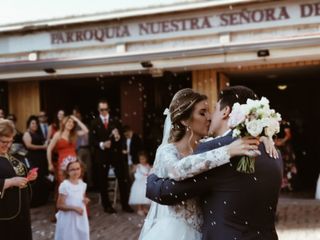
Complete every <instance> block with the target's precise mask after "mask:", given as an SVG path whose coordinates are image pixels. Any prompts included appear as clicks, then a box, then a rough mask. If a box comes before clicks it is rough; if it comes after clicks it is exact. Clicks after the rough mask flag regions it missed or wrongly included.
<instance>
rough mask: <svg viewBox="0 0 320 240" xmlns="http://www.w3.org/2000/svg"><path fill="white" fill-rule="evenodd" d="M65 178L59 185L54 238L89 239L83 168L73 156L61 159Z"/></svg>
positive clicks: (65, 239) (57, 239)
mask: <svg viewBox="0 0 320 240" xmlns="http://www.w3.org/2000/svg"><path fill="white" fill-rule="evenodd" d="M61 167H62V169H63V170H64V173H65V177H66V178H65V180H64V181H63V182H62V183H61V185H60V186H59V195H58V201H57V209H58V210H59V211H58V213H57V215H56V217H57V226H56V232H55V240H89V238H90V236H89V221H88V216H87V210H86V205H87V204H88V203H89V201H90V200H89V199H88V198H87V197H86V195H85V194H86V188H87V184H86V183H84V182H83V181H82V176H83V168H82V166H81V164H80V162H79V161H78V160H77V159H76V158H75V157H72V156H70V157H68V158H66V159H65V160H64V161H63V164H62V166H61Z"/></svg>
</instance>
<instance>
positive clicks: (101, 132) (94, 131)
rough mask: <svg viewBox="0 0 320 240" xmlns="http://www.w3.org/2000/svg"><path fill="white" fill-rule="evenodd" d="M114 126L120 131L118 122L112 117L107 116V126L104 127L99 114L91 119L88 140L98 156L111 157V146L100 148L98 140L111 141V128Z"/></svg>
mask: <svg viewBox="0 0 320 240" xmlns="http://www.w3.org/2000/svg"><path fill="white" fill-rule="evenodd" d="M115 128H118V130H119V131H120V124H119V123H118V122H117V121H116V120H114V119H113V118H109V123H108V128H105V127H104V124H103V122H102V120H101V118H100V116H98V117H96V118H95V119H93V120H92V122H91V125H90V136H89V141H90V145H91V146H92V147H93V148H94V151H95V154H97V155H98V158H99V157H101V158H102V157H103V158H111V154H112V146H111V148H109V149H108V148H107V149H105V150H102V149H101V148H100V142H105V141H107V140H110V141H113V140H114V138H113V136H112V130H113V129H115ZM101 160H102V159H101Z"/></svg>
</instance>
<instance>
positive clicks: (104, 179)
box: [96, 151, 130, 208]
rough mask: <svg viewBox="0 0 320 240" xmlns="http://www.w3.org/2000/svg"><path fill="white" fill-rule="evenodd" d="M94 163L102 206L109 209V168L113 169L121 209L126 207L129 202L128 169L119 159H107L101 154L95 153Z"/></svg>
mask: <svg viewBox="0 0 320 240" xmlns="http://www.w3.org/2000/svg"><path fill="white" fill-rule="evenodd" d="M96 163H97V171H98V185H99V190H100V194H101V201H102V206H103V207H104V208H108V207H111V206H112V204H111V202H110V199H109V194H108V174H109V169H110V166H113V167H114V169H115V175H116V178H117V180H118V184H119V192H120V202H121V206H122V207H126V206H128V200H129V191H130V189H129V174H128V167H126V165H125V162H124V161H122V160H121V159H113V160H111V159H107V155H106V154H105V153H104V152H102V151H99V152H96Z"/></svg>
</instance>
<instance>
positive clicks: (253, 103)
mask: <svg viewBox="0 0 320 240" xmlns="http://www.w3.org/2000/svg"><path fill="white" fill-rule="evenodd" d="M280 121H281V115H280V114H279V113H277V112H276V111H275V110H273V109H270V105H269V100H268V99H267V98H265V97H262V98H261V100H252V99H248V100H247V102H246V104H239V103H235V104H234V105H233V107H232V111H231V113H230V117H229V127H230V128H232V129H233V134H232V136H233V137H243V136H252V137H260V136H267V137H269V138H272V137H273V136H274V135H275V134H277V133H278V132H279V130H280V123H279V122H280ZM254 163H255V158H253V157H247V156H244V157H242V158H241V160H240V161H239V165H238V168H237V170H238V171H240V172H245V173H253V172H254Z"/></svg>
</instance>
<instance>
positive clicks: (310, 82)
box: [226, 66, 320, 190]
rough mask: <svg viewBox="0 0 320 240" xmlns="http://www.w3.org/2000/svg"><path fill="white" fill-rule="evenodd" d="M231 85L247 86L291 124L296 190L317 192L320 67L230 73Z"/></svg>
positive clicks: (319, 155)
mask: <svg viewBox="0 0 320 240" xmlns="http://www.w3.org/2000/svg"><path fill="white" fill-rule="evenodd" d="M226 75H227V76H228V77H229V79H230V84H231V85H245V86H247V87H249V88H251V89H253V90H254V91H255V92H256V93H257V94H258V95H259V96H260V97H261V96H265V97H267V98H268V99H269V100H270V104H271V107H272V108H274V109H275V110H276V111H278V112H279V113H281V115H282V118H283V119H284V120H287V121H289V122H290V125H291V131H292V135H293V138H292V142H293V146H294V151H295V154H296V165H297V168H298V177H297V182H296V189H298V190H299V189H300V190H304V189H313V188H314V187H315V184H316V181H317V178H318V175H319V169H320V151H319V146H320V128H319V127H318V126H317V124H318V122H319V119H320V109H319V104H320V93H319V87H318V86H319V81H320V69H319V67H318V66H308V67H307V66H304V67H300V68H299V67H295V68H281V69H279V68H277V69H266V70H265V69H261V70H255V71H246V72H233V73H226Z"/></svg>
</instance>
